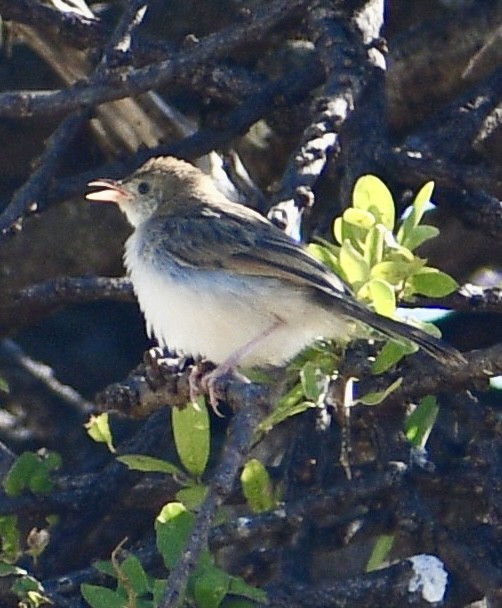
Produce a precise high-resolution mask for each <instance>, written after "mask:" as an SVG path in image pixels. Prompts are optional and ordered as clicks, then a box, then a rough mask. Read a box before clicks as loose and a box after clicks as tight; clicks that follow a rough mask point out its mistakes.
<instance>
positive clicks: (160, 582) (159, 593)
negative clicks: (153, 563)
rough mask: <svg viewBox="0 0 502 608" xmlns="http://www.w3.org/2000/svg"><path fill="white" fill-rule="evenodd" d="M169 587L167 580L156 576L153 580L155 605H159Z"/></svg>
mask: <svg viewBox="0 0 502 608" xmlns="http://www.w3.org/2000/svg"><path fill="white" fill-rule="evenodd" d="M166 588H167V580H166V579H161V578H156V579H155V580H154V582H153V605H154V606H159V605H160V602H161V601H162V598H163V597H164V594H165V592H166Z"/></svg>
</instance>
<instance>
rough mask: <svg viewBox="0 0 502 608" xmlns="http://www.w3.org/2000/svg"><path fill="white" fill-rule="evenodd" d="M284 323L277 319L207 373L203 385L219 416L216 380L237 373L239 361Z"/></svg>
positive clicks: (202, 381) (240, 376)
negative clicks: (229, 373)
mask: <svg viewBox="0 0 502 608" xmlns="http://www.w3.org/2000/svg"><path fill="white" fill-rule="evenodd" d="M283 324H284V321H282V319H277V320H276V321H275V323H273V324H272V325H271V326H270V327H268V328H267V329H266V330H265V331H262V333H261V334H258V335H257V336H255V337H254V338H253V339H252V340H250V341H249V342H246V344H244V345H243V346H241V347H240V348H238V349H237V350H236V351H234V352H233V353H232V354H231V355H230V356H229V357H228V358H227V359H225V361H223V362H222V363H220V364H219V365H218V367H216V368H215V369H213V371H212V372H209V373H208V374H206V375H205V376H204V377H203V378H202V380H201V385H202V388H203V389H204V390H206V391H207V392H208V394H209V403H210V404H211V407H212V408H213V411H214V413H215V414H216V415H217V416H221V415H222V414H221V413H220V411H219V410H218V400H219V397H220V395H218V391H217V390H216V382H217V381H218V379H219V378H221V377H222V376H224V375H225V374H227V373H228V372H231V371H233V372H234V373H235V368H236V367H237V365H238V364H239V362H240V361H241V360H242V359H243V358H244V357H245V356H246V355H249V354H250V353H252V352H253V351H254V350H255V349H256V347H257V346H259V345H260V343H261V342H262V341H263V340H265V338H268V336H270V335H271V334H273V333H274V331H275V330H276V329H278V328H279V327H280V326H281V325H283ZM238 377H239V379H240V380H242V381H247V382H249V380H248V378H246V376H244V375H243V374H238ZM191 390H192V385H190V391H191Z"/></svg>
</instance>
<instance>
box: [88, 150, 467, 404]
mask: <svg viewBox="0 0 502 608" xmlns="http://www.w3.org/2000/svg"><path fill="white" fill-rule="evenodd" d="M89 186H92V187H96V188H102V189H101V190H99V191H96V192H91V193H89V194H87V197H86V198H87V199H89V200H92V201H102V202H113V203H116V204H117V205H118V206H119V208H120V209H121V211H123V212H124V213H125V215H126V216H127V219H128V220H129V222H130V223H131V225H132V226H133V227H134V232H133V233H132V235H131V236H130V237H129V239H128V240H127V243H126V246H125V256H124V260H125V265H126V267H127V270H128V273H129V275H130V277H131V280H132V283H133V286H134V290H135V293H136V295H137V298H138V301H139V305H140V307H141V309H142V311H143V313H144V316H145V320H146V326H147V332H148V334H149V336H152V335H153V336H155V338H156V339H157V341H158V342H159V344H160V345H161V346H167V347H169V348H170V349H173V350H176V351H178V352H180V353H184V354H187V355H193V356H198V355H202V356H204V357H207V358H208V359H210V360H211V361H213V362H214V363H215V364H217V368H216V369H215V370H214V371H212V372H211V373H210V374H208V375H207V376H206V377H205V379H204V380H205V383H206V384H207V386H208V388H209V392H210V396H211V401H212V405H213V406H214V407H215V406H216V393H215V391H214V382H215V380H216V379H217V378H218V377H219V376H221V375H222V374H224V373H225V372H227V371H229V370H231V369H235V368H236V366H238V365H239V366H242V367H244V368H245V367H254V366H267V365H276V366H277V365H282V364H285V363H287V362H288V361H289V360H291V359H292V358H293V357H294V355H296V354H297V353H298V352H299V351H301V350H302V349H303V348H304V347H305V346H307V345H309V344H311V343H312V342H313V341H314V340H316V339H317V338H319V337H323V338H330V339H334V340H342V341H347V340H348V339H349V338H350V337H351V336H357V333H358V332H357V328H358V325H360V323H361V322H362V323H364V324H366V325H369V326H371V327H372V328H374V329H376V330H378V331H379V332H381V333H382V334H384V335H385V336H391V337H397V338H399V337H403V338H406V339H408V340H411V341H413V342H415V343H416V344H417V345H419V346H421V347H422V348H423V349H424V350H425V351H427V352H428V353H429V354H430V355H432V356H433V357H435V358H436V359H438V360H439V361H441V362H444V363H454V364H459V363H461V362H463V361H464V359H463V357H462V355H461V354H460V353H459V352H458V351H457V350H455V349H454V348H452V347H451V346H449V345H447V344H445V343H443V342H441V341H440V340H437V339H436V338H434V337H432V336H430V335H428V334H426V333H424V332H423V331H420V330H419V329H416V328H414V327H411V326H409V325H405V324H403V323H399V322H397V321H394V320H392V319H388V318H386V317H383V316H380V315H378V314H376V313H374V312H372V311H371V310H370V309H368V308H367V307H365V306H364V305H363V304H361V303H359V302H358V301H357V300H355V298H354V297H353V296H352V294H351V292H350V290H349V288H348V287H347V286H346V285H345V284H344V283H343V282H342V280H341V279H340V278H339V277H338V276H336V275H335V274H333V272H331V271H330V270H329V269H328V268H326V267H325V266H324V265H323V264H322V263H321V262H319V261H318V260H317V259H316V258H314V257H313V256H312V255H311V254H310V253H309V252H308V251H307V250H306V249H304V248H303V247H302V246H301V245H299V244H297V243H296V242H295V241H293V240H292V239H291V238H289V237H288V236H287V235H285V234H284V233H283V232H282V231H281V230H279V229H278V228H276V227H275V226H274V225H272V224H271V223H270V222H268V221H267V220H266V219H265V218H263V217H262V216H261V215H259V214H258V213H256V212H255V211H253V210H251V209H248V208H247V207H244V206H242V205H239V204H236V203H232V202H231V201H229V200H228V199H227V198H226V197H225V196H224V195H223V194H222V193H221V192H220V191H219V190H218V189H217V187H216V186H215V184H214V183H213V181H212V179H211V178H210V177H209V176H207V175H206V174H204V173H203V172H202V171H200V170H199V169H197V168H196V167H194V166H192V165H190V164H189V163H186V162H184V161H181V160H178V159H176V158H172V157H160V158H154V159H151V160H149V161H148V162H147V163H146V164H145V165H143V166H142V167H141V168H140V169H138V170H137V171H136V172H135V173H133V174H132V175H131V176H129V177H127V178H125V179H124V180H121V181H114V180H109V179H100V180H97V181H93V182H91V183H90V184H89Z"/></svg>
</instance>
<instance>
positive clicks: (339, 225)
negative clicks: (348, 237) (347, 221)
mask: <svg viewBox="0 0 502 608" xmlns="http://www.w3.org/2000/svg"><path fill="white" fill-rule="evenodd" d="M333 236H334V237H335V241H336V242H337V243H339V244H340V245H341V244H342V243H343V241H344V240H345V237H344V234H343V219H342V217H341V216H340V217H337V218H335V221H334V222H333Z"/></svg>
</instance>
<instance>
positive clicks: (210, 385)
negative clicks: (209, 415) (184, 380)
mask: <svg viewBox="0 0 502 608" xmlns="http://www.w3.org/2000/svg"><path fill="white" fill-rule="evenodd" d="M230 374H231V375H232V376H233V377H234V378H236V379H237V380H240V381H241V382H247V383H248V382H249V378H246V376H244V375H243V374H241V373H240V372H238V371H237V370H236V369H235V367H234V366H233V365H229V364H225V363H222V364H220V365H218V366H217V367H215V368H214V369H213V370H212V371H210V372H207V369H204V366H203V365H200V364H197V365H195V366H194V367H193V368H192V371H191V372H190V376H189V378H188V385H189V389H190V399H191V401H192V403H197V398H198V397H200V395H201V394H207V396H208V398H209V404H210V406H211V409H212V410H213V412H214V413H215V414H216V415H217V416H218V417H219V418H224V416H223V414H222V413H221V412H220V410H219V407H218V405H219V402H220V401H221V399H222V398H223V396H224V395H223V393H222V391H221V388H220V387H219V386H218V385H219V384H220V381H221V379H222V378H223V376H226V375H230Z"/></svg>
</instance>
